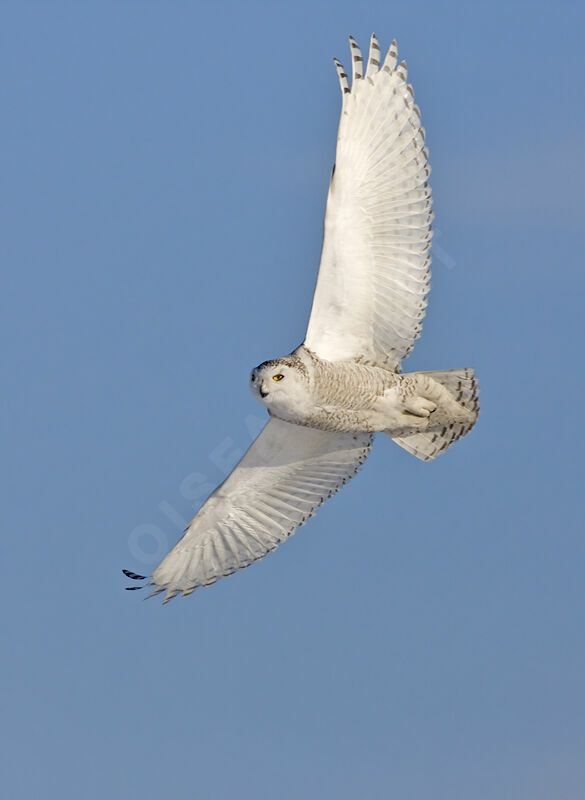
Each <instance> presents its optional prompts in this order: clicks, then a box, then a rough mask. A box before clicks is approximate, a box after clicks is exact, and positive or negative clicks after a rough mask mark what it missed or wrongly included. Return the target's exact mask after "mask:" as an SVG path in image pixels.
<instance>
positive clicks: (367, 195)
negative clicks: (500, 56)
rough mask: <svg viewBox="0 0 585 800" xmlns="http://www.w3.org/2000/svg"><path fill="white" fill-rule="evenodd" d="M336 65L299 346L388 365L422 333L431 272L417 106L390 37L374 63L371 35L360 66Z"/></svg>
mask: <svg viewBox="0 0 585 800" xmlns="http://www.w3.org/2000/svg"><path fill="white" fill-rule="evenodd" d="M350 43H351V52H352V61H353V81H352V86H351V90H350V88H349V84H348V79H347V75H346V74H345V72H344V71H343V67H342V66H341V64H340V63H339V62H338V61H336V62H335V63H336V67H337V70H338V73H339V79H340V82H341V89H342V97H343V105H342V109H341V119H340V122H339V135H338V139H337V155H336V163H335V170H334V173H333V176H332V178H331V186H330V188H329V195H328V198H327V210H326V213H325V234H324V238H323V251H322V254H321V265H320V268H319V277H318V280H317V287H316V289H315V297H314V300H313V308H312V311H311V318H310V320H309V327H308V329H307V337H306V340H305V344H306V345H307V347H308V348H309V349H310V350H312V351H313V352H315V353H316V354H317V355H318V356H320V357H321V358H325V359H327V360H329V361H339V360H344V359H352V358H362V359H365V360H367V361H369V362H371V363H374V364H378V365H380V366H386V367H388V368H390V369H394V368H396V367H397V366H398V365H399V363H400V361H401V360H402V359H403V358H404V357H405V356H407V355H408V353H409V352H410V350H411V349H412V346H413V343H414V341H415V339H416V338H417V337H418V336H419V334H420V331H421V326H422V318H423V316H424V312H425V307H426V295H427V292H428V289H429V279H430V271H429V264H430V255H429V249H430V240H431V230H430V226H431V219H432V213H431V191H430V188H429V185H428V183H427V178H428V175H429V172H430V170H429V167H428V164H427V149H426V147H425V146H424V130H423V129H422V128H421V125H420V112H419V110H418V108H417V107H416V106H415V104H414V99H413V93H412V87H411V86H410V85H409V84H408V83H407V82H406V64H405V63H404V62H402V63H401V64H399V65H398V66H396V55H397V52H396V44H395V43H393V44H392V46H391V47H390V50H389V51H388V55H387V56H386V58H385V60H384V62H383V63H382V64H380V48H379V46H378V42H377V40H376V37H375V36H372V41H371V45H370V57H369V59H368V63H367V67H366V70H365V73H364V70H363V64H362V56H361V53H360V49H359V47H358V46H357V44H356V42H355V41H354V40H353V39H351V40H350Z"/></svg>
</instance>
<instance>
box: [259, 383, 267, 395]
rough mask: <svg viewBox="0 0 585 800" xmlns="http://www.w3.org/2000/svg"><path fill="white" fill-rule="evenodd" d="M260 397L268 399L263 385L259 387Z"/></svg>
mask: <svg viewBox="0 0 585 800" xmlns="http://www.w3.org/2000/svg"><path fill="white" fill-rule="evenodd" d="M260 397H268V392H267V391H266V389H265V388H264V384H262V386H261V387H260Z"/></svg>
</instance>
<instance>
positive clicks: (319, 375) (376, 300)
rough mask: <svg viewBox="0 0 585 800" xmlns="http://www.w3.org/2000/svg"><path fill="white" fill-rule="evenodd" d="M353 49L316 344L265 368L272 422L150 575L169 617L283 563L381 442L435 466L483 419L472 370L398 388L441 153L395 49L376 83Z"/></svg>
mask: <svg viewBox="0 0 585 800" xmlns="http://www.w3.org/2000/svg"><path fill="white" fill-rule="evenodd" d="M350 47H351V59H352V83H351V87H350V85H349V81H348V77H347V75H346V73H345V70H344V68H343V66H342V65H341V64H340V63H339V61H337V60H335V67H336V69H337V73H338V75H339V82H340V84H341V93H342V106H341V119H340V122H339V134H338V137H337V154H336V163H335V166H334V168H333V174H332V177H331V184H330V186H329V194H328V197H327V209H326V213H325V230H324V239H323V250H322V253H321V264H320V267H319V275H318V279H317V286H316V289H315V296H314V299H313V307H312V309H311V316H310V319H309V326H308V329H307V334H306V338H305V341H304V342H303V344H301V345H300V347H297V349H296V350H294V351H293V352H292V353H291V354H290V355H287V356H283V357H281V358H275V359H273V360H271V361H265V362H264V363H263V364H260V365H259V366H258V367H256V368H255V369H254V370H252V374H251V377H250V386H251V389H252V392H253V393H254V395H255V396H256V397H257V398H258V400H259V401H260V402H261V403H262V404H263V405H265V406H266V408H267V409H268V414H269V420H268V422H267V423H266V426H265V427H264V429H263V430H262V431H261V433H260V435H259V436H258V438H257V439H256V441H255V442H253V444H252V445H251V447H250V449H249V450H248V451H247V453H246V454H245V455H244V457H243V458H242V460H241V461H240V462H239V464H238V465H237V466H236V467H235V468H234V470H233V472H232V473H231V475H230V476H229V477H228V478H227V479H226V480H225V481H224V482H223V483H222V484H221V485H220V486H218V488H217V489H216V490H215V492H213V494H212V495H211V496H210V497H209V499H208V500H207V501H206V503H205V504H204V505H203V506H202V508H201V509H200V510H199V512H198V513H197V515H196V516H195V518H194V519H193V521H192V522H191V523H190V525H189V526H188V528H187V530H186V531H185V534H184V536H183V537H182V539H181V540H180V541H179V542H178V544H177V545H175V547H174V548H173V549H172V550H171V552H170V553H169V554H168V555H167V556H166V558H165V559H164V560H163V561H162V562H161V563H160V564H159V566H158V567H157V568H156V569H155V571H154V572H153V574H152V576H151V579H150V585H151V586H154V591H153V592H152V594H159V593H160V592H166V594H165V598H164V602H165V603H166V602H167V601H168V600H170V599H171V598H173V597H175V596H176V595H177V594H179V593H181V594H182V595H188V594H191V592H192V591H193V590H194V589H196V588H197V587H198V586H209V585H210V584H212V583H214V582H215V581H216V580H217V579H218V578H222V577H225V576H226V575H231V574H232V573H233V572H235V571H236V570H238V569H241V568H242V567H247V566H249V565H250V564H251V563H252V562H253V561H256V560H257V559H259V558H262V557H263V556H265V555H266V554H267V553H270V552H271V551H272V550H274V549H275V548H276V547H277V546H278V545H279V544H280V543H281V542H283V541H284V540H285V539H286V538H287V537H288V536H290V535H291V534H292V533H294V532H295V530H296V529H297V528H298V527H299V525H303V524H304V523H305V522H306V521H307V519H308V518H309V517H310V516H312V515H313V514H314V513H315V511H316V509H317V508H318V507H319V506H320V505H321V503H323V502H324V501H325V500H326V499H327V498H328V497H331V495H333V494H335V492H337V490H338V489H339V488H340V487H341V486H342V485H343V484H344V483H346V482H347V481H348V480H349V479H350V478H351V477H353V475H355V474H356V472H357V470H358V469H359V467H360V465H361V464H363V462H364V461H365V459H366V458H367V456H368V453H369V452H370V448H371V447H372V443H373V439H374V434H376V433H385V434H387V435H388V436H390V438H391V439H393V440H394V441H395V442H396V444H398V445H400V447H403V448H404V449H405V450H408V452H409V453H412V454H413V455H414V456H416V457H417V458H420V459H422V460H423V461H430V460H431V459H433V458H435V457H436V456H438V455H440V453H443V452H445V450H446V449H447V448H448V447H449V446H450V445H451V444H452V443H453V442H455V441H456V440H457V439H460V438H461V437H462V436H465V434H466V433H468V431H470V430H471V428H472V427H473V425H474V424H475V421H476V419H477V415H478V410H479V406H478V399H477V393H478V386H477V381H476V378H475V377H474V374H473V370H472V369H470V368H464V369H454V370H447V371H441V372H412V373H406V374H401V369H400V366H401V362H402V360H403V359H404V358H406V356H407V355H408V354H409V353H410V351H411V350H412V347H413V344H414V342H415V340H416V339H417V338H418V337H419V336H420V332H421V326H422V319H423V316H424V314H425V308H426V305H427V299H426V297H427V293H428V290H429V278H430V271H429V265H430V261H431V257H430V252H429V251H430V246H431V235H432V234H431V220H432V212H431V190H430V187H429V184H428V181H427V179H428V177H429V172H430V170H429V166H428V163H427V156H428V151H427V149H426V147H425V145H424V139H425V134H424V129H423V128H422V127H421V124H420V111H419V109H418V107H417V106H416V105H415V104H414V99H413V91H412V87H411V86H410V84H408V83H407V82H406V64H405V63H404V61H403V62H402V63H400V64H398V66H397V65H396V62H397V50H396V42H393V43H392V45H391V46H390V49H389V50H388V53H387V55H386V57H385V58H384V59H383V60H382V56H381V53H380V47H379V45H378V40H377V39H376V37H375V36H374V35H372V38H371V41H370V52H369V57H368V61H367V64H366V67H365V70H364V64H363V59H362V54H361V52H360V48H359V47H358V45H357V43H356V41H355V40H354V39H353V38H352V37H350ZM124 572H125V574H126V575H127V576H128V577H129V578H132V579H134V580H144V579H145V576H140V575H136V573H133V572H129V571H128V570H124ZM132 588H138V587H132Z"/></svg>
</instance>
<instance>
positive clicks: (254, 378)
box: [250, 375, 256, 383]
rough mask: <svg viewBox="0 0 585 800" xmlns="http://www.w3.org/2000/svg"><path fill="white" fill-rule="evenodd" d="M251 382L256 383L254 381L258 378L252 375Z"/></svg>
mask: <svg viewBox="0 0 585 800" xmlns="http://www.w3.org/2000/svg"><path fill="white" fill-rule="evenodd" d="M250 380H251V381H252V383H254V381H255V380H256V376H255V375H252V376H251V377H250Z"/></svg>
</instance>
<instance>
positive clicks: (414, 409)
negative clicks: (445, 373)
mask: <svg viewBox="0 0 585 800" xmlns="http://www.w3.org/2000/svg"><path fill="white" fill-rule="evenodd" d="M436 410H437V404H436V403H433V401H432V400H427V398H426V397H413V398H412V399H410V400H409V401H408V402H407V403H406V404H405V411H406V412H407V413H408V414H414V416H415V417H430V415H431V414H432V413H433V411H436Z"/></svg>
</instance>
